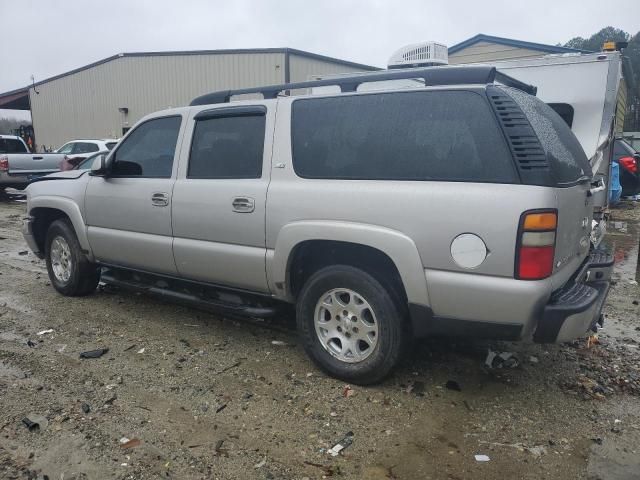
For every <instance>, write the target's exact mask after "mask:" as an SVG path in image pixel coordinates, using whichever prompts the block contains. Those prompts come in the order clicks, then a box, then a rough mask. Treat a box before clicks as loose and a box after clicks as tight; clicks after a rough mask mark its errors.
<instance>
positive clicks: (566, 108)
mask: <svg viewBox="0 0 640 480" xmlns="http://www.w3.org/2000/svg"><path fill="white" fill-rule="evenodd" d="M547 105H549V106H550V107H551V108H552V109H553V111H554V112H556V113H557V114H558V115H560V118H562V120H564V123H566V124H567V125H569V128H571V127H572V126H573V107H572V106H571V105H569V104H568V103H548V104H547Z"/></svg>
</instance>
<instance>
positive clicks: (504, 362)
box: [484, 349, 520, 368]
mask: <svg viewBox="0 0 640 480" xmlns="http://www.w3.org/2000/svg"><path fill="white" fill-rule="evenodd" d="M484 364H485V365H486V366H487V367H489V368H516V367H517V366H518V365H519V364H520V362H519V360H518V357H516V356H515V354H514V353H512V352H494V351H493V350H491V349H489V350H488V351H487V358H486V359H485V361H484Z"/></svg>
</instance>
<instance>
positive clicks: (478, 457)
mask: <svg viewBox="0 0 640 480" xmlns="http://www.w3.org/2000/svg"><path fill="white" fill-rule="evenodd" d="M475 458H476V462H488V461H489V460H491V459H490V458H489V456H488V455H476V456H475Z"/></svg>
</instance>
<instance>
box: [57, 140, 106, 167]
mask: <svg viewBox="0 0 640 480" xmlns="http://www.w3.org/2000/svg"><path fill="white" fill-rule="evenodd" d="M117 143H118V140H113V139H104V140H72V141H70V142H67V143H65V144H64V145H63V146H62V147H60V148H59V149H57V150H56V152H57V153H64V154H65V156H64V158H63V160H62V162H61V163H60V165H59V167H60V170H62V171H65V170H72V169H73V168H74V167H75V166H76V165H78V164H79V163H80V162H82V161H83V160H84V159H85V158H87V156H89V155H92V154H94V153H95V152H100V151H105V150H107V151H109V150H112V149H113V147H115V146H116V144H117Z"/></svg>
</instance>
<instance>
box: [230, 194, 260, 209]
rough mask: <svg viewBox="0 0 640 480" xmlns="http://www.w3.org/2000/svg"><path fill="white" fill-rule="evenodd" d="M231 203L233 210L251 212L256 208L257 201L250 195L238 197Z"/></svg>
mask: <svg viewBox="0 0 640 480" xmlns="http://www.w3.org/2000/svg"><path fill="white" fill-rule="evenodd" d="M231 205H232V206H233V211H234V212H238V213H250V212H253V211H254V210H255V209H256V202H255V201H254V200H253V198H250V197H236V198H234V199H233V202H231Z"/></svg>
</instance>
